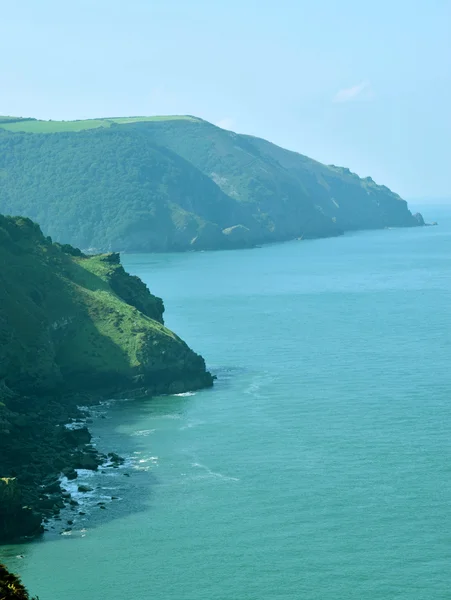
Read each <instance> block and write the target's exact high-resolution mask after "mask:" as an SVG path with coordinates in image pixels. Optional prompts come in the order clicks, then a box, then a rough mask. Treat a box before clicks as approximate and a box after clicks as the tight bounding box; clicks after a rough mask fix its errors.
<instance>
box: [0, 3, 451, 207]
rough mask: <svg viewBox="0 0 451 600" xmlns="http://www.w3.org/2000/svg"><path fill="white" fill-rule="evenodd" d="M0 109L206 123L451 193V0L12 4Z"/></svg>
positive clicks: (4, 34) (407, 190)
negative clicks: (176, 117) (186, 117)
mask: <svg viewBox="0 0 451 600" xmlns="http://www.w3.org/2000/svg"><path fill="white" fill-rule="evenodd" d="M0 26H1V35H0V57H1V58H0V67H1V69H0V82H1V83H0V85H1V89H0V92H1V93H0V114H13V115H18V116H35V117H39V118H45V119H47V118H52V119H74V118H87V117H96V116H122V115H124V116H125V115H127V116H128V115H151V114H172V113H178V114H193V115H197V116H200V117H203V118H205V119H207V120H209V121H212V122H213V123H217V124H220V125H221V126H224V127H227V128H230V129H234V130H236V131H239V132H245V133H251V134H254V135H258V136H261V137H265V138H267V139H269V140H271V141H274V142H276V143H278V144H280V145H282V146H285V147H288V148H290V149H293V150H297V151H299V152H302V153H304V154H307V155H309V156H311V157H313V158H316V159H318V160H321V161H323V162H326V163H335V164H339V165H345V166H348V167H350V168H351V169H352V170H354V171H356V172H357V173H359V175H362V176H365V175H372V176H373V178H374V179H375V180H376V181H378V182H380V183H385V184H386V185H388V186H390V187H392V188H393V189H395V190H396V191H398V192H399V193H400V194H401V195H404V196H406V197H416V196H451V185H450V180H451V177H450V171H451V149H450V140H451V135H450V134H451V0H390V1H388V0H309V1H304V0H278V1H274V0H271V1H268V0H259V1H257V0H255V1H254V0H128V1H127V2H126V1H124V0H74V1H72V2H67V1H65V0H39V1H37V0H15V2H8V3H6V2H4V3H2V8H1V22H0Z"/></svg>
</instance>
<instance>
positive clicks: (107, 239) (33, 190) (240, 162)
mask: <svg viewBox="0 0 451 600" xmlns="http://www.w3.org/2000/svg"><path fill="white" fill-rule="evenodd" d="M1 121H2V118H0V211H2V212H3V213H6V214H23V215H26V216H28V217H31V218H33V219H35V220H37V221H38V222H39V223H40V224H41V226H42V227H43V230H44V231H45V233H46V234H49V235H52V236H53V237H54V238H55V239H57V240H59V241H61V242H68V243H71V244H73V245H75V246H77V247H80V248H83V249H86V250H97V251H129V252H133V251H136V252H141V251H142V252H148V251H168V250H170V251H173V250H175V251H180V250H189V249H199V250H201V249H204V250H205V249H220V248H234V247H245V246H252V245H255V244H259V243H264V242H275V241H281V240H288V239H294V238H301V239H304V238H314V237H324V236H333V235H340V234H341V233H343V232H344V231H348V230H355V229H369V228H383V227H403V226H415V225H421V224H423V221H422V218H421V216H413V215H412V214H411V213H410V211H409V210H408V208H407V204H406V202H405V201H404V200H402V199H401V198H400V197H399V196H398V195H397V194H394V193H393V192H391V191H390V190H389V189H388V188H386V187H385V186H379V185H377V184H376V183H374V181H373V180H372V179H371V178H369V177H367V178H365V179H361V178H359V177H358V176H357V175H355V174H353V173H351V172H350V171H349V170H348V169H346V168H341V167H335V166H326V165H323V164H321V163H318V162H316V161H314V160H311V159H309V158H307V157H305V156H302V155H300V154H297V153H295V152H290V151H288V150H284V149H282V148H279V147H278V146H275V145H274V144H271V143H269V142H267V141H265V140H262V139H259V138H255V137H251V136H246V135H238V134H236V133H233V132H230V131H225V130H223V129H220V128H219V127H215V126H214V125H212V124H210V123H208V122H206V121H203V120H201V119H196V118H195V117H179V116H175V117H130V118H113V119H94V120H89V121H70V122H57V121H36V120H21V119H19V120H15V121H14V120H7V119H5V118H3V122H1ZM26 132H28V133H26ZM30 132H37V133H30ZM43 132H46V133H45V134H44V133H43ZM51 132H54V133H52V134H50V133H51Z"/></svg>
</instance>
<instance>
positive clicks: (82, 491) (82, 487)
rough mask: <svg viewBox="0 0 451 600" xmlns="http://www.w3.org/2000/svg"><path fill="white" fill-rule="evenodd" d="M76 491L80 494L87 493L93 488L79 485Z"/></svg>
mask: <svg viewBox="0 0 451 600" xmlns="http://www.w3.org/2000/svg"><path fill="white" fill-rule="evenodd" d="M78 491H79V492H81V493H87V492H92V491H93V488H92V487H90V486H89V485H79V486H78Z"/></svg>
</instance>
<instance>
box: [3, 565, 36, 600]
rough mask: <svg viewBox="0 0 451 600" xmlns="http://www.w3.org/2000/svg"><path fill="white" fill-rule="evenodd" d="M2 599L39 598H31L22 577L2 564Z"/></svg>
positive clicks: (21, 599)
mask: <svg viewBox="0 0 451 600" xmlns="http://www.w3.org/2000/svg"><path fill="white" fill-rule="evenodd" d="M0 600H38V598H31V597H30V595H29V594H28V592H27V590H26V588H25V586H24V585H23V584H22V582H21V581H20V578H19V577H18V576H17V575H14V574H13V573H10V572H9V571H8V569H7V568H6V567H5V566H4V565H2V564H0Z"/></svg>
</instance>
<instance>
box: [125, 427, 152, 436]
mask: <svg viewBox="0 0 451 600" xmlns="http://www.w3.org/2000/svg"><path fill="white" fill-rule="evenodd" d="M152 433H155V429H142V430H141V431H135V432H133V433H132V434H131V436H132V437H147V436H148V435H151V434H152Z"/></svg>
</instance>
